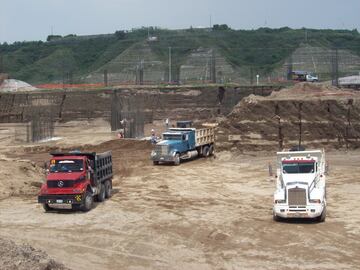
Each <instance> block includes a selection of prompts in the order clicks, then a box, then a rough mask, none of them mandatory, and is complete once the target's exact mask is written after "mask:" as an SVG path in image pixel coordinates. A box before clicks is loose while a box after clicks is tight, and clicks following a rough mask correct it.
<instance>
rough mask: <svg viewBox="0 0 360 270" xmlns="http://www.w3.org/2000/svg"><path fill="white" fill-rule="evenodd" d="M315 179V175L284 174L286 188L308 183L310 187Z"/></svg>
mask: <svg viewBox="0 0 360 270" xmlns="http://www.w3.org/2000/svg"><path fill="white" fill-rule="evenodd" d="M314 178H315V173H297V174H285V173H284V174H282V179H283V182H284V185H285V186H287V185H289V184H292V183H294V184H295V183H307V185H310V184H311V182H312V181H313V180H314Z"/></svg>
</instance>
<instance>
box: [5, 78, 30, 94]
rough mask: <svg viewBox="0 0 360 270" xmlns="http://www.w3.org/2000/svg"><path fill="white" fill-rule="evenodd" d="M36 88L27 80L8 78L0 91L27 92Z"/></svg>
mask: <svg viewBox="0 0 360 270" xmlns="http://www.w3.org/2000/svg"><path fill="white" fill-rule="evenodd" d="M34 90H36V88H35V87H34V86H32V85H30V84H28V83H26V82H23V81H19V80H14V79H7V80H4V82H3V83H2V84H1V85H0V92H26V91H34Z"/></svg>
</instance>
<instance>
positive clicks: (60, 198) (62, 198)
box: [38, 194, 84, 205]
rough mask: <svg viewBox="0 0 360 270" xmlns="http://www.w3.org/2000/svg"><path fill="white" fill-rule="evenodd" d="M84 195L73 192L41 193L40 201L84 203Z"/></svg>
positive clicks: (49, 202) (47, 202)
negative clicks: (68, 193) (61, 193)
mask: <svg viewBox="0 0 360 270" xmlns="http://www.w3.org/2000/svg"><path fill="white" fill-rule="evenodd" d="M83 199H84V196H83V195H82V194H71V195H65V194H64V195H58V194H48V195H39V196H38V203H46V204H60V205H62V204H78V205H80V204H82V203H83Z"/></svg>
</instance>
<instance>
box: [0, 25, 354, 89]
mask: <svg viewBox="0 0 360 270" xmlns="http://www.w3.org/2000/svg"><path fill="white" fill-rule="evenodd" d="M149 34H150V36H156V37H157V38H158V40H157V41H154V42H149V44H150V47H151V49H152V50H153V52H154V53H155V54H156V55H157V56H158V57H159V59H161V60H162V61H164V62H166V61H167V60H168V52H169V47H171V48H172V49H171V51H172V59H173V68H174V70H175V71H176V70H179V68H180V65H181V64H183V63H184V62H185V59H186V56H188V55H189V54H190V53H191V52H192V51H194V50H196V49H198V48H214V49H216V50H218V52H220V53H221V54H222V55H223V56H224V57H225V59H226V60H227V61H228V62H229V63H231V64H232V65H233V66H235V67H240V68H241V67H244V66H245V67H252V68H254V69H255V70H257V71H259V72H262V73H263V74H266V73H270V72H271V71H272V70H274V69H276V68H278V67H279V66H281V65H282V64H283V63H284V62H285V60H286V58H287V57H288V56H289V55H291V54H292V52H294V51H295V50H296V49H297V48H298V47H299V46H301V45H302V44H304V43H306V44H308V45H310V46H318V47H326V48H335V47H336V48H340V49H345V50H348V51H350V52H351V53H352V54H355V55H359V56H360V34H359V33H358V31H357V30H353V31H347V30H314V29H297V30H294V29H290V28H288V27H284V28H280V29H270V28H260V29H257V30H233V29H230V28H229V27H228V26H227V25H214V28H213V29H211V30H210V29H196V28H190V29H186V30H167V29H160V28H153V27H150V28H145V27H143V28H140V29H134V30H132V31H116V32H115V33H114V34H110V35H97V36H76V35H68V36H65V37H61V36H49V37H48V39H47V40H48V42H41V41H39V42H15V43H13V44H6V43H4V44H0V72H1V71H3V72H7V73H9V75H10V76H11V77H13V78H17V79H20V80H24V81H28V82H30V83H46V82H53V81H61V80H62V79H63V78H64V77H66V76H69V74H71V77H73V78H79V77H81V76H84V75H86V74H89V73H90V72H93V71H95V70H97V69H99V68H101V67H102V66H103V65H105V64H106V63H108V62H109V61H111V60H113V59H114V58H116V57H117V56H118V55H119V54H121V53H122V52H124V51H125V50H126V49H128V48H129V47H130V46H132V45H134V44H136V43H139V42H144V41H145V40H146V39H147V37H148V35H149ZM75 81H76V79H75Z"/></svg>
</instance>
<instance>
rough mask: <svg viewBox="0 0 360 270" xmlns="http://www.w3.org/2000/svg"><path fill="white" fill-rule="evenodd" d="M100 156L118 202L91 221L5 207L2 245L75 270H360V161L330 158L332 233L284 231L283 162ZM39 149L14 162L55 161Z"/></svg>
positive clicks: (130, 152)
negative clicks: (275, 198) (29, 249)
mask: <svg viewBox="0 0 360 270" xmlns="http://www.w3.org/2000/svg"><path fill="white" fill-rule="evenodd" d="M87 147H90V148H91V146H90V145H88V146H84V149H87ZM92 148H93V149H94V150H95V151H103V150H106V149H107V150H112V151H113V155H114V167H115V168H117V169H116V174H117V179H116V181H115V186H114V191H115V192H114V195H113V197H112V198H111V199H110V200H107V201H106V202H105V203H100V204H97V205H96V207H95V208H94V209H93V210H92V211H90V212H88V213H81V212H75V213H74V212H68V211H63V212H52V213H44V211H43V209H42V207H41V205H39V204H37V203H36V196H33V197H31V198H29V197H23V196H12V197H10V198H7V199H3V200H1V201H0V237H3V238H6V239H13V240H16V241H18V242H26V243H29V244H31V245H32V246H34V247H35V248H39V249H42V250H45V251H46V252H47V253H48V254H49V255H50V256H51V257H52V258H54V259H55V260H57V261H59V262H62V263H64V264H65V265H66V266H67V267H69V268H72V269H160V270H161V269H167V270H168V269H194V270H195V269H196V270H199V269H356V268H357V267H358V265H359V263H360V255H359V254H360V240H359V234H360V231H359V228H358V224H359V222H360V210H359V208H356V207H355V206H356V201H357V197H358V195H359V194H360V183H359V182H358V181H357V179H359V177H360V169H359V166H358V164H359V162H360V151H351V152H340V151H334V152H330V153H327V159H328V161H330V176H329V177H328V178H327V180H328V189H327V191H328V216H327V220H326V222H325V223H313V222H308V221H306V222H300V221H296V222H284V223H276V222H274V221H273V220H272V211H271V208H272V193H273V191H274V188H275V183H274V178H272V177H269V176H268V163H269V162H270V163H272V162H274V160H275V153H270V154H269V153H268V154H266V153H262V152H259V153H248V154H239V153H236V152H227V151H225V152H221V153H218V154H217V156H216V158H211V159H197V160H193V161H190V162H184V163H182V164H181V165H180V166H166V165H165V166H153V165H152V163H151V162H150V160H149V152H150V150H151V146H150V145H148V144H147V142H139V141H126V140H125V141H123V140H113V141H109V142H106V143H103V144H100V145H95V146H93V147H92ZM31 149H33V151H27V152H25V151H23V150H21V151H19V152H14V153H13V155H18V156H17V157H15V156H14V157H13V158H20V157H26V158H28V159H30V160H32V161H33V162H35V163H36V164H37V163H38V162H41V159H42V158H45V157H46V156H45V155H46V153H45V151H43V150H44V149H41V148H39V149H37V150H36V151H35V150H34V149H36V148H31ZM28 150H29V149H28ZM123 163H125V164H126V167H127V168H128V170H127V171H124V170H122V169H121V168H123V167H122V166H124V165H123ZM118 174H120V175H118ZM121 174H125V176H124V177H122V175H121ZM34 195H35V194H34Z"/></svg>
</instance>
